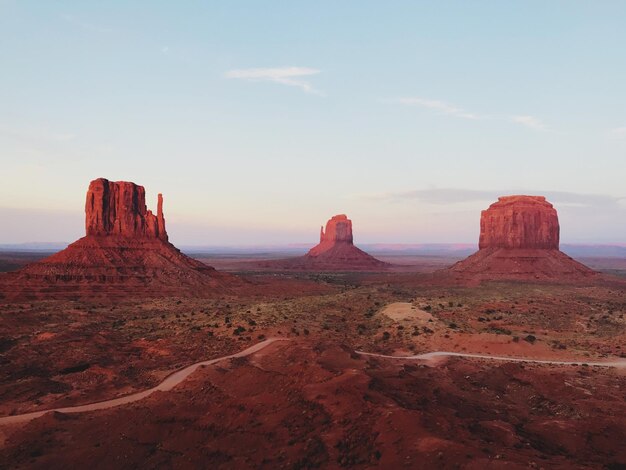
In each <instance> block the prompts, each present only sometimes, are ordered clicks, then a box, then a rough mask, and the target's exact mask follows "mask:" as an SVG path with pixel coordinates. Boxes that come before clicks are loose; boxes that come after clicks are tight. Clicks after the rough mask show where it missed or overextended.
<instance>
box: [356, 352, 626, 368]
mask: <svg viewBox="0 0 626 470" xmlns="http://www.w3.org/2000/svg"><path fill="white" fill-rule="evenodd" d="M355 352H356V353H357V354H361V355H362V356H372V357H382V358H386V359H404V360H417V361H420V360H421V361H428V360H431V359H436V358H438V357H467V358H473V359H488V360H492V361H507V362H533V363H537V364H551V365H557V366H575V365H583V364H586V365H588V366H599V367H624V368H626V359H619V360H616V361H605V362H588V361H586V360H583V359H581V360H579V361H551V360H545V359H529V358H524V357H507V356H490V355H487V354H471V353H459V352H451V351H435V352H429V353H424V354H416V355H414V356H390V355H386V354H377V353H369V352H364V351H355Z"/></svg>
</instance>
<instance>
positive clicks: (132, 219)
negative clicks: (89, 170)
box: [85, 178, 167, 240]
mask: <svg viewBox="0 0 626 470" xmlns="http://www.w3.org/2000/svg"><path fill="white" fill-rule="evenodd" d="M85 229H86V233H87V235H95V236H110V235H113V236H116V235H117V236H122V237H129V238H160V239H161V240H167V232H166V231H165V219H164V218H163V196H162V195H161V194H159V196H158V203H157V215H154V214H153V213H152V211H149V210H148V209H147V207H146V192H145V189H144V187H143V186H139V185H136V184H135V183H131V182H127V181H109V180H107V179H105V178H98V179H96V180H93V181H92V182H91V183H90V184H89V189H88V190H87V200H86V202H85Z"/></svg>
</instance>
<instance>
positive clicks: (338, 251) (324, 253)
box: [261, 214, 390, 271]
mask: <svg viewBox="0 0 626 470" xmlns="http://www.w3.org/2000/svg"><path fill="white" fill-rule="evenodd" d="M261 265H262V266H261V267H264V268H270V269H286V270H301V271H381V270H385V269H386V268H388V267H389V266H390V265H389V264H388V263H385V262H383V261H380V260H378V259H376V258H374V257H373V256H371V255H369V254H367V253H366V252H364V251H363V250H361V249H359V248H357V247H356V246H354V242H353V236H352V221H351V220H350V219H348V217H347V216H346V215H345V214H340V215H335V216H334V217H332V218H331V219H330V220H328V222H327V223H326V230H324V227H323V226H322V228H321V230H320V242H319V244H317V245H315V246H314V247H313V248H311V249H310V250H309V252H308V253H307V254H306V255H304V256H300V257H298V258H290V259H285V260H276V261H266V262H263V263H261Z"/></svg>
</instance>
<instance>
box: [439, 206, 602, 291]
mask: <svg viewBox="0 0 626 470" xmlns="http://www.w3.org/2000/svg"><path fill="white" fill-rule="evenodd" d="M559 231H560V229H559V218H558V215H557V213H556V209H555V208H554V207H553V206H552V204H550V203H549V202H548V201H546V198H545V197H543V196H505V197H501V198H498V202H496V203H494V204H492V205H491V206H489V208H488V209H487V210H484V211H482V214H481V218H480V240H479V250H478V251H477V252H476V253H474V254H473V255H471V256H469V257H467V258H465V259H464V260H461V261H459V262H458V263H455V264H454V265H452V266H450V267H449V268H448V269H446V270H444V271H443V272H442V274H444V275H447V276H452V278H453V279H455V280H456V281H461V282H469V283H476V282H478V283H480V282H482V281H510V280H515V281H550V282H578V281H584V280H586V279H590V278H592V277H594V276H596V274H597V273H596V272H595V271H593V270H592V269H590V268H588V267H587V266H584V265H583V264H581V263H579V262H578V261H575V260H573V259H572V258H570V257H569V256H567V255H566V254H565V253H562V252H561V251H560V250H559Z"/></svg>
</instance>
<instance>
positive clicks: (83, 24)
mask: <svg viewBox="0 0 626 470" xmlns="http://www.w3.org/2000/svg"><path fill="white" fill-rule="evenodd" d="M61 18H63V19H64V20H65V21H67V22H68V23H70V24H72V25H74V26H77V27H79V28H80V29H83V30H85V31H93V32H96V33H112V32H113V30H112V29H110V28H105V27H103V26H99V25H96V24H93V23H89V22H87V21H83V20H81V19H80V18H77V17H76V16H74V15H68V14H64V15H61Z"/></svg>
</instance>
